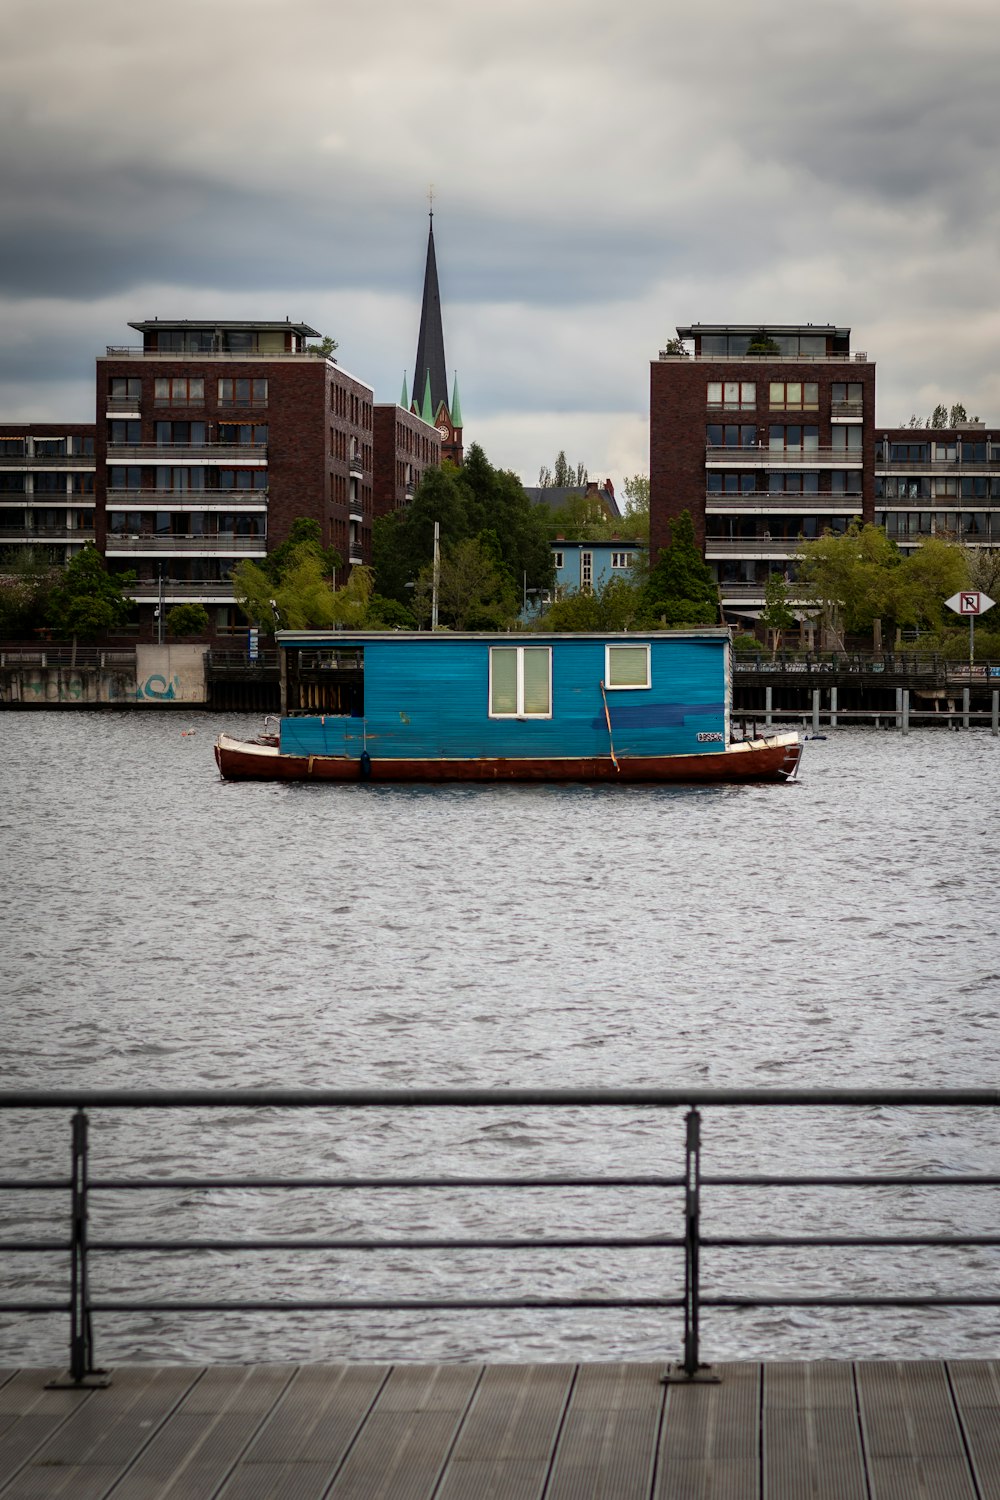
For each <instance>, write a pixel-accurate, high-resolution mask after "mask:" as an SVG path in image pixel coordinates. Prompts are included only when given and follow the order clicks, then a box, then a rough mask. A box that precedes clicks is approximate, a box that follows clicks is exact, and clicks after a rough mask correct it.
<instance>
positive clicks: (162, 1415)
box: [0, 1360, 1000, 1500]
mask: <svg viewBox="0 0 1000 1500" xmlns="http://www.w3.org/2000/svg"><path fill="white" fill-rule="evenodd" d="M664 1368H665V1367H664V1366H663V1365H638V1364H592V1365H571V1364H566V1365H490V1366H483V1365H459V1364H448V1365H420V1364H412V1365H408V1364H404V1365H367V1364H329V1365H304V1366H295V1365H254V1366H243V1365H223V1366H212V1367H208V1368H199V1367H196V1366H169V1367H157V1366H141V1365H136V1366H125V1367H122V1368H119V1369H116V1370H115V1371H114V1377H113V1383H112V1385H111V1386H110V1387H109V1388H108V1389H106V1390H90V1391H75V1390H47V1389H46V1388H45V1382H46V1380H48V1379H50V1378H51V1377H52V1376H53V1375H54V1374H55V1373H56V1372H54V1371H51V1370H49V1371H42V1370H17V1371H15V1370H6V1371H3V1372H0V1495H2V1496H4V1497H6V1500H11V1497H22V1496H23V1497H29V1496H30V1497H42V1496H53V1495H63V1496H68V1497H72V1500H100V1497H105V1496H108V1497H111V1496H113V1497H114V1500H152V1497H168V1496H169V1497H173V1500H181V1497H185V1500H196V1497H197V1500H201V1497H205V1500H207V1497H211V1496H225V1497H227V1500H236V1497H241V1500H251V1497H252V1500H266V1497H274V1500H279V1497H280V1500H285V1497H288V1500H293V1497H294V1500H307V1497H316V1500H320V1497H327V1496H328V1497H330V1500H348V1497H350V1500H432V1497H433V1500H580V1497H590V1500H597V1497H603V1500H646V1497H649V1500H698V1497H705V1500H708V1497H711V1500H742V1497H754V1500H806V1497H811V1500H882V1497H893V1500H924V1497H926V1500H952V1497H955V1500H959V1497H962V1500H964V1497H968V1500H988V1497H1000V1362H998V1361H992V1360H983V1361H975V1362H973V1361H955V1362H947V1363H946V1362H943V1361H938V1360H926V1361H922V1362H920V1363H885V1364H875V1363H854V1364H852V1363H846V1362H845V1363H842V1364H833V1363H825V1364H823V1363H788V1364H777V1363H775V1364H756V1363H745V1364H734V1365H721V1366H719V1367H718V1372H717V1373H718V1374H719V1375H721V1377H722V1379H721V1383H720V1384H717V1385H708V1384H705V1385H702V1384H696V1385H666V1386H665V1385H663V1384H661V1381H660V1376H661V1375H662V1374H663V1371H664Z"/></svg>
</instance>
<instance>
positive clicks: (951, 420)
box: [948, 401, 969, 427]
mask: <svg viewBox="0 0 1000 1500" xmlns="http://www.w3.org/2000/svg"><path fill="white" fill-rule="evenodd" d="M968 420H969V416H968V413H967V412H966V410H965V407H964V406H963V405H962V403H961V401H956V402H955V405H954V406H953V407H952V409H951V414H950V416H949V417H948V426H949V427H960V426H961V425H962V423H963V422H967V421H968Z"/></svg>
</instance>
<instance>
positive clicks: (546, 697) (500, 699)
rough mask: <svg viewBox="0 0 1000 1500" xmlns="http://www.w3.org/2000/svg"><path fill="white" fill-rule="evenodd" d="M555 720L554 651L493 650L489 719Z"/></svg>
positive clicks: (540, 648)
mask: <svg viewBox="0 0 1000 1500" xmlns="http://www.w3.org/2000/svg"><path fill="white" fill-rule="evenodd" d="M551 717H552V647H551V646H491V647H490V718H491V719H550V718H551Z"/></svg>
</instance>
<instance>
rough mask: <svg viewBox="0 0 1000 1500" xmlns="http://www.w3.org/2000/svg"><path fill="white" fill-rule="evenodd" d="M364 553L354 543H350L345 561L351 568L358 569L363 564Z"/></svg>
mask: <svg viewBox="0 0 1000 1500" xmlns="http://www.w3.org/2000/svg"><path fill="white" fill-rule="evenodd" d="M364 560H365V558H364V553H363V552H362V551H361V548H360V546H359V545H358V544H357V543H356V542H352V543H351V545H350V547H349V548H348V552H347V561H348V562H349V563H350V564H351V566H352V567H358V566H360V565H362V564H363V563H364Z"/></svg>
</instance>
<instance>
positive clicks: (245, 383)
mask: <svg viewBox="0 0 1000 1500" xmlns="http://www.w3.org/2000/svg"><path fill="white" fill-rule="evenodd" d="M219 405H220V406H266V405H267V381H266V380H235V379H234V380H229V379H227V380H220V381H219Z"/></svg>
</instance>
